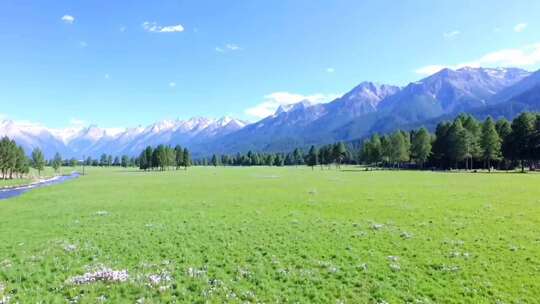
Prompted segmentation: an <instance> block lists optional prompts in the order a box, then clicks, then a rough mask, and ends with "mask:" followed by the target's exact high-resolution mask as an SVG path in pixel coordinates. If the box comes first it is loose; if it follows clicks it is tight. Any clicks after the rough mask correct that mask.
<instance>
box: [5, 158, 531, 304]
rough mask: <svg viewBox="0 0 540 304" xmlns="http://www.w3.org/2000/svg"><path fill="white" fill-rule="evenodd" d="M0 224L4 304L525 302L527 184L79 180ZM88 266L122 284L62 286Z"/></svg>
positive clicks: (163, 176)
mask: <svg viewBox="0 0 540 304" xmlns="http://www.w3.org/2000/svg"><path fill="white" fill-rule="evenodd" d="M0 215H1V217H0V231H1V233H0V299H2V296H1V295H2V293H3V295H4V296H8V297H10V300H11V301H10V302H13V303H16V302H20V303H37V302H40V301H41V302H42V303H66V302H69V301H73V302H74V303H75V302H78V303H96V302H99V301H106V302H109V303H123V302H126V303H135V302H137V303H158V302H187V303H197V302H198V303H204V302H210V303H221V302H233V303H236V302H242V303H243V302H261V303H262V302H264V303H275V302H278V303H279V302H287V303H288V302H300V303H538V299H540V175H535V174H470V173H469V174H462V173H433V172H407V171H401V172H398V171H372V172H364V171H357V170H355V169H354V168H347V170H343V171H337V170H324V171H320V170H318V169H317V170H315V171H311V170H310V169H307V168H217V169H216V168H191V169H189V170H188V171H187V172H186V171H170V172H150V173H143V172H138V171H135V170H122V169H110V170H108V169H91V171H90V174H89V175H87V176H84V177H81V178H79V179H77V180H74V181H69V182H67V183H65V184H62V185H57V186H51V187H47V188H42V189H38V190H35V191H31V192H29V193H26V194H24V195H23V196H20V197H17V198H13V199H9V200H5V201H0ZM104 267H107V268H110V269H112V270H115V271H127V274H128V276H129V278H127V280H125V281H121V282H101V281H100V282H90V283H87V284H80V285H77V284H75V282H74V278H76V277H77V276H81V275H83V274H84V273H87V272H89V273H91V272H93V271H96V270H99V269H101V268H104ZM116 274H118V273H116Z"/></svg>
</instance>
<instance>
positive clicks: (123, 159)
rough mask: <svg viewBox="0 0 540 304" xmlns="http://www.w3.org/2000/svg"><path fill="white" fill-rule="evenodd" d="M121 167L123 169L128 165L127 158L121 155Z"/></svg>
mask: <svg viewBox="0 0 540 304" xmlns="http://www.w3.org/2000/svg"><path fill="white" fill-rule="evenodd" d="M121 165H122V167H124V168H127V167H128V166H129V165H130V161H129V156H127V155H122V160H121Z"/></svg>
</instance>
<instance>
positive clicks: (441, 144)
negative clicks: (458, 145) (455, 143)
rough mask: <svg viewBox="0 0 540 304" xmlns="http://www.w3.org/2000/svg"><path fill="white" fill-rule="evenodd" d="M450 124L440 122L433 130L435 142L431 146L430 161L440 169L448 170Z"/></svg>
mask: <svg viewBox="0 0 540 304" xmlns="http://www.w3.org/2000/svg"><path fill="white" fill-rule="evenodd" d="M451 127H452V124H451V123H449V122H441V123H439V124H438V125H437V128H436V130H435V140H434V141H433V144H432V152H433V153H432V160H433V161H434V162H435V163H437V164H438V165H439V167H440V168H444V169H446V168H448V167H449V165H450V162H451V160H450V138H449V131H450V128H451Z"/></svg>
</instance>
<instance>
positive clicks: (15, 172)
mask: <svg viewBox="0 0 540 304" xmlns="http://www.w3.org/2000/svg"><path fill="white" fill-rule="evenodd" d="M0 171H1V172H2V179H13V178H14V177H19V178H21V177H22V176H23V175H24V174H28V173H29V172H30V162H29V160H28V157H26V154H25V153H24V149H23V148H22V147H21V146H19V145H17V143H16V142H15V141H14V140H11V139H9V138H8V137H3V138H2V139H1V140H0Z"/></svg>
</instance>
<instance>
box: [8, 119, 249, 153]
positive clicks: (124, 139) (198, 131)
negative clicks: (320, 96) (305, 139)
mask: <svg viewBox="0 0 540 304" xmlns="http://www.w3.org/2000/svg"><path fill="white" fill-rule="evenodd" d="M246 124H247V123H246V122H245V121H242V120H239V119H235V118H231V117H222V118H220V119H212V118H203V117H195V118H191V119H189V120H163V121H159V122H156V123H154V124H152V125H150V126H147V127H141V126H139V127H135V128H127V129H125V130H116V129H102V128H99V127H98V126H96V125H90V126H88V127H81V128H67V129H62V130H59V129H48V128H46V127H45V126H41V125H39V124H31V123H25V122H23V123H20V122H15V121H12V120H4V121H0V136H8V137H10V138H13V139H15V140H16V141H17V142H18V143H19V144H20V145H22V146H23V147H24V148H25V149H26V150H27V151H31V150H32V149H33V148H34V147H40V148H41V149H43V150H44V153H45V155H46V156H48V157H51V156H52V155H53V154H54V153H55V152H59V153H61V154H62V155H63V156H65V157H79V158H80V157H82V156H92V157H98V156H99V155H100V154H102V153H107V154H113V155H120V154H127V155H136V154H138V153H139V152H140V151H141V150H142V149H143V148H145V147H146V146H148V145H158V144H162V143H163V144H170V143H172V142H174V144H180V145H191V144H193V143H204V142H207V141H209V140H211V139H213V138H215V137H219V136H224V135H227V134H229V133H231V132H234V131H237V130H239V129H241V128H243V127H244V126H245V125H246Z"/></svg>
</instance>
